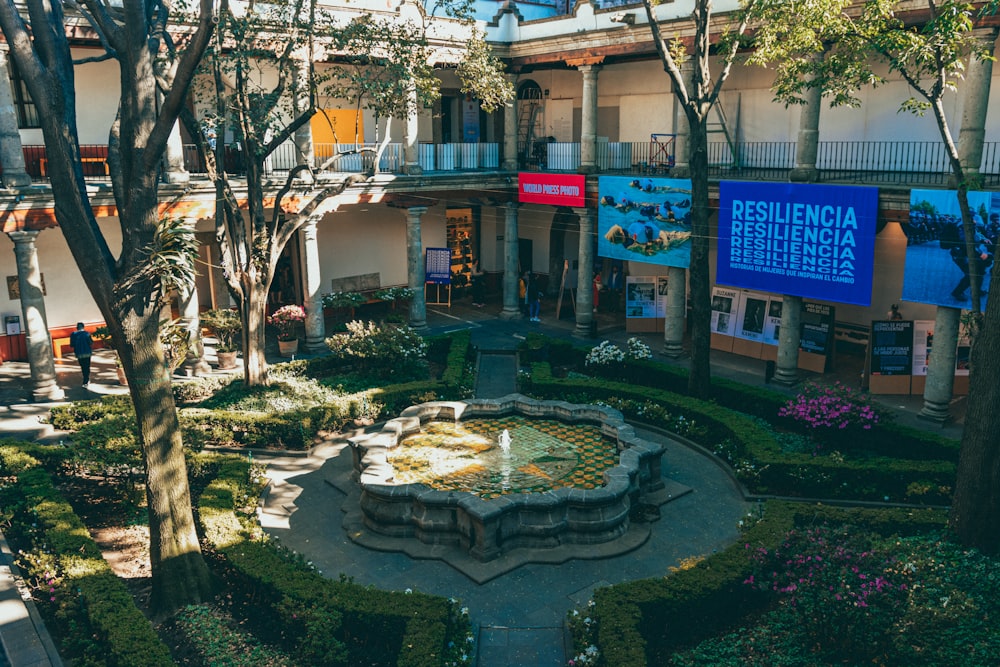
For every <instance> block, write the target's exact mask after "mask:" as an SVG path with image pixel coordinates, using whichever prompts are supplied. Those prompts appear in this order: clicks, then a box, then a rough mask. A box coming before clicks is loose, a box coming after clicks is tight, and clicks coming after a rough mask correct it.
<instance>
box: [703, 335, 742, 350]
mask: <svg viewBox="0 0 1000 667" xmlns="http://www.w3.org/2000/svg"><path fill="white" fill-rule="evenodd" d="M734 340H736V339H735V338H733V337H732V336H726V335H725V334H717V333H713V334H712V341H711V343H710V344H709V345H710V347H711V348H712V349H713V350H720V351H722V352H732V351H733V341H734Z"/></svg>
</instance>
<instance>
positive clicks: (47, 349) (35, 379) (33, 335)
mask: <svg viewBox="0 0 1000 667" xmlns="http://www.w3.org/2000/svg"><path fill="white" fill-rule="evenodd" d="M7 236H9V237H10V240H11V241H13V242H14V255H15V257H16V258H17V283H18V286H19V288H20V290H21V320H22V322H23V323H24V324H23V326H24V332H25V343H26V345H27V348H28V366H29V367H30V368H31V396H32V398H33V400H35V401H61V400H62V399H64V398H66V393H65V392H64V391H63V390H62V389H61V388H60V387H59V385H58V384H56V365H55V362H54V361H53V359H52V339H51V338H50V337H49V326H48V322H47V321H46V319H45V298H44V297H43V296H42V272H41V269H39V267H38V248H37V247H36V246H35V238H37V237H38V232H37V231H23V232H8V233H7Z"/></svg>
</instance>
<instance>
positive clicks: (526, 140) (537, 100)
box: [517, 88, 542, 164]
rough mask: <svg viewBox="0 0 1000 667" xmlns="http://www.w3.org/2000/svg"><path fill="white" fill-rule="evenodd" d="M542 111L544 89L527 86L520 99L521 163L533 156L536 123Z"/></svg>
mask: <svg viewBox="0 0 1000 667" xmlns="http://www.w3.org/2000/svg"><path fill="white" fill-rule="evenodd" d="M541 111H542V91H541V90H539V89H538V88H525V89H524V90H523V91H522V96H521V97H520V98H519V99H518V105H517V112H518V119H517V142H518V145H519V146H520V147H521V151H522V152H521V164H526V163H527V162H528V160H529V159H530V158H531V156H532V151H533V150H534V143H535V125H536V124H537V122H538V114H539V113H541Z"/></svg>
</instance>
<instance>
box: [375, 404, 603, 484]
mask: <svg viewBox="0 0 1000 667" xmlns="http://www.w3.org/2000/svg"><path fill="white" fill-rule="evenodd" d="M504 430H507V431H508V433H509V434H510V439H511V448H510V453H509V454H505V453H504V452H503V451H502V449H501V447H500V445H499V438H500V434H501V433H502V432H503V431H504ZM388 460H389V463H390V464H392V466H393V469H394V471H395V482H396V483H397V484H410V483H423V484H426V485H428V486H430V487H432V488H435V489H439V490H443V491H458V490H463V491H472V492H473V493H476V494H478V495H479V496H481V497H483V498H494V497H496V496H498V495H502V494H504V493H537V492H541V491H547V490H551V489H556V488H560V487H576V488H581V489H593V488H596V487H599V486H601V485H602V484H603V480H604V471H605V470H607V469H608V468H611V467H613V466H615V465H617V464H618V451H617V447H616V445H615V443H614V442H613V441H612V440H610V439H608V438H605V437H604V436H602V435H601V430H600V428H599V427H597V426H593V425H586V424H565V423H562V422H559V421H555V420H547V419H527V418H524V417H513V416H512V417H503V418H499V419H473V420H468V421H463V422H461V423H459V424H453V423H450V422H430V423H428V424H425V425H424V430H423V432H422V433H420V434H416V435H414V436H411V437H409V438H406V439H405V440H404V441H403V442H401V443H400V445H399V446H398V447H396V448H395V449H393V450H392V451H391V452H390V453H389V455H388Z"/></svg>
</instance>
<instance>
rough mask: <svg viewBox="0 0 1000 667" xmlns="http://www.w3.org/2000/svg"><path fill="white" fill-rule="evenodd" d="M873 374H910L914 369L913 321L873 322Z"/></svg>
mask: <svg viewBox="0 0 1000 667" xmlns="http://www.w3.org/2000/svg"><path fill="white" fill-rule="evenodd" d="M870 348H871V366H870V368H871V374H872V375H873V376H875V375H910V372H911V370H912V369H913V322H912V321H909V320H884V321H875V322H872V334H871V346H870Z"/></svg>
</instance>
